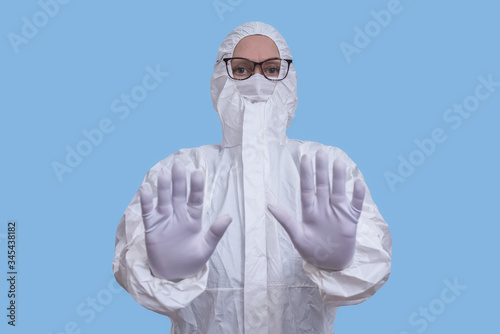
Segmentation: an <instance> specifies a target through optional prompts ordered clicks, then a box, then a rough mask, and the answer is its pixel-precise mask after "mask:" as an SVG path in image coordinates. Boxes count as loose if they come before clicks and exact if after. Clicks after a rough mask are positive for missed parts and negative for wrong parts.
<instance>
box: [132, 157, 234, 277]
mask: <svg viewBox="0 0 500 334" xmlns="http://www.w3.org/2000/svg"><path fill="white" fill-rule="evenodd" d="M203 187H204V176H203V173H202V172H201V171H194V172H192V173H191V191H190V193H189V200H188V201H186V195H187V189H186V170H185V168H184V166H183V165H182V163H180V162H175V163H174V165H173V167H172V174H170V172H169V171H167V170H166V169H162V170H161V171H160V175H159V177H158V202H157V205H156V207H154V204H153V194H152V191H151V186H150V185H149V184H148V183H144V184H143V185H142V186H141V188H140V196H141V209H142V217H143V221H144V228H145V234H146V250H147V254H148V260H149V266H150V268H151V271H152V272H153V275H154V276H156V277H160V278H165V279H168V280H171V281H174V282H176V281H179V280H182V279H184V278H187V277H189V276H192V275H195V274H197V273H198V272H200V271H201V269H203V266H204V265H205V263H207V261H208V259H209V258H210V256H211V255H212V253H213V252H214V250H215V247H216V246H217V244H218V243H219V241H220V239H221V238H222V236H223V234H224V232H225V231H226V229H227V227H228V226H229V224H230V223H231V220H232V219H231V217H230V216H229V215H224V216H220V217H218V218H217V219H216V220H215V221H214V222H213V224H212V225H211V226H210V229H209V230H208V231H207V232H206V233H203V232H202V231H201V227H202V224H201V223H202V213H203Z"/></svg>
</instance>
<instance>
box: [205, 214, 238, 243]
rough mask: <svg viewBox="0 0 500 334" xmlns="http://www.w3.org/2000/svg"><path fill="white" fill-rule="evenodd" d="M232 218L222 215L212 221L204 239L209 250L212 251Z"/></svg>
mask: <svg viewBox="0 0 500 334" xmlns="http://www.w3.org/2000/svg"><path fill="white" fill-rule="evenodd" d="M232 220H233V218H231V216H230V215H223V216H220V217H218V218H217V219H216V220H215V221H214V222H213V223H212V226H210V229H209V230H208V231H207V233H206V234H205V241H206V242H207V245H208V246H209V248H210V252H213V251H214V249H215V247H216V246H217V244H218V243H219V241H220V239H221V238H222V236H223V235H224V232H226V230H227V228H228V226H229V224H230V223H231V221H232Z"/></svg>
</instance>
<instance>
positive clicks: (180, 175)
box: [172, 161, 186, 206]
mask: <svg viewBox="0 0 500 334" xmlns="http://www.w3.org/2000/svg"><path fill="white" fill-rule="evenodd" d="M172 189H173V190H172V204H173V205H174V206H175V205H176V204H179V203H184V204H185V203H186V169H185V168H184V165H183V164H182V163H181V162H178V161H176V162H175V163H174V166H173V167H172Z"/></svg>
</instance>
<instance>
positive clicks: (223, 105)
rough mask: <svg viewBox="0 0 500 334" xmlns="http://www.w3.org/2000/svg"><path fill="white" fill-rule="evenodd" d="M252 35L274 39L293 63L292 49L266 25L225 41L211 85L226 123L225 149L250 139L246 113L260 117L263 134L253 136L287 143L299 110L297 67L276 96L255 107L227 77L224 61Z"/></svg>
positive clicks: (252, 25)
mask: <svg viewBox="0 0 500 334" xmlns="http://www.w3.org/2000/svg"><path fill="white" fill-rule="evenodd" d="M250 35H264V36H267V37H269V38H271V39H272V40H273V41H274V43H275V44H276V46H277V47H278V50H279V53H280V57H281V58H286V59H292V56H291V54H290V49H289V48H288V45H287V44H286V41H285V39H284V38H283V37H282V36H281V34H280V33H279V32H278V31H277V30H276V29H274V28H273V27H272V26H270V25H268V24H265V23H262V22H249V23H244V24H242V25H240V26H239V27H237V28H236V29H234V30H233V31H232V32H231V33H229V35H227V36H226V38H224V40H223V42H222V44H221V46H220V47H219V52H218V53H217V59H216V63H215V66H214V74H213V75H212V79H211V83H210V92H211V94H212V103H213V106H214V108H215V110H216V111H217V113H218V114H219V118H220V121H221V123H222V136H223V140H222V143H221V145H222V147H231V146H236V145H241V144H242V143H243V142H244V141H245V138H246V137H249V136H250V134H249V133H247V134H246V135H245V134H244V128H245V119H246V117H245V113H247V114H249V113H252V114H259V116H258V118H259V119H260V120H259V122H258V123H259V131H258V132H257V133H254V134H253V135H263V136H265V140H266V141H277V142H279V143H284V142H285V141H286V139H287V137H286V129H287V128H288V126H289V125H290V122H291V121H292V118H293V115H294V114H295V109H296V107H297V74H296V72H295V68H294V66H293V63H292V64H291V65H290V70H289V72H288V75H287V77H286V78H285V79H284V80H281V81H278V82H277V84H276V88H275V89H274V92H273V94H272V95H271V97H270V98H269V99H268V100H267V101H266V102H259V103H254V104H252V103H251V102H250V101H248V100H246V99H245V98H243V96H242V95H241V94H240V92H239V90H238V89H237V87H236V84H235V81H234V80H232V79H231V78H229V76H228V75H227V71H226V64H225V62H224V61H223V60H222V59H223V58H226V57H232V55H233V50H234V48H235V47H236V45H237V44H238V42H239V41H240V40H241V39H242V38H244V37H246V36H250ZM252 128H254V127H252ZM253 135H252V136H253Z"/></svg>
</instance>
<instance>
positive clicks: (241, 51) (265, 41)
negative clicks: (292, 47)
mask: <svg viewBox="0 0 500 334" xmlns="http://www.w3.org/2000/svg"><path fill="white" fill-rule="evenodd" d="M279 56H280V53H279V50H278V47H277V46H276V43H274V41H273V40H272V39H271V38H269V37H267V36H263V35H251V36H247V37H244V38H242V39H241V40H240V41H239V42H238V44H236V47H235V48H234V51H233V57H243V58H248V59H251V60H253V61H262V60H266V59H269V58H275V57H279Z"/></svg>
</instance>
